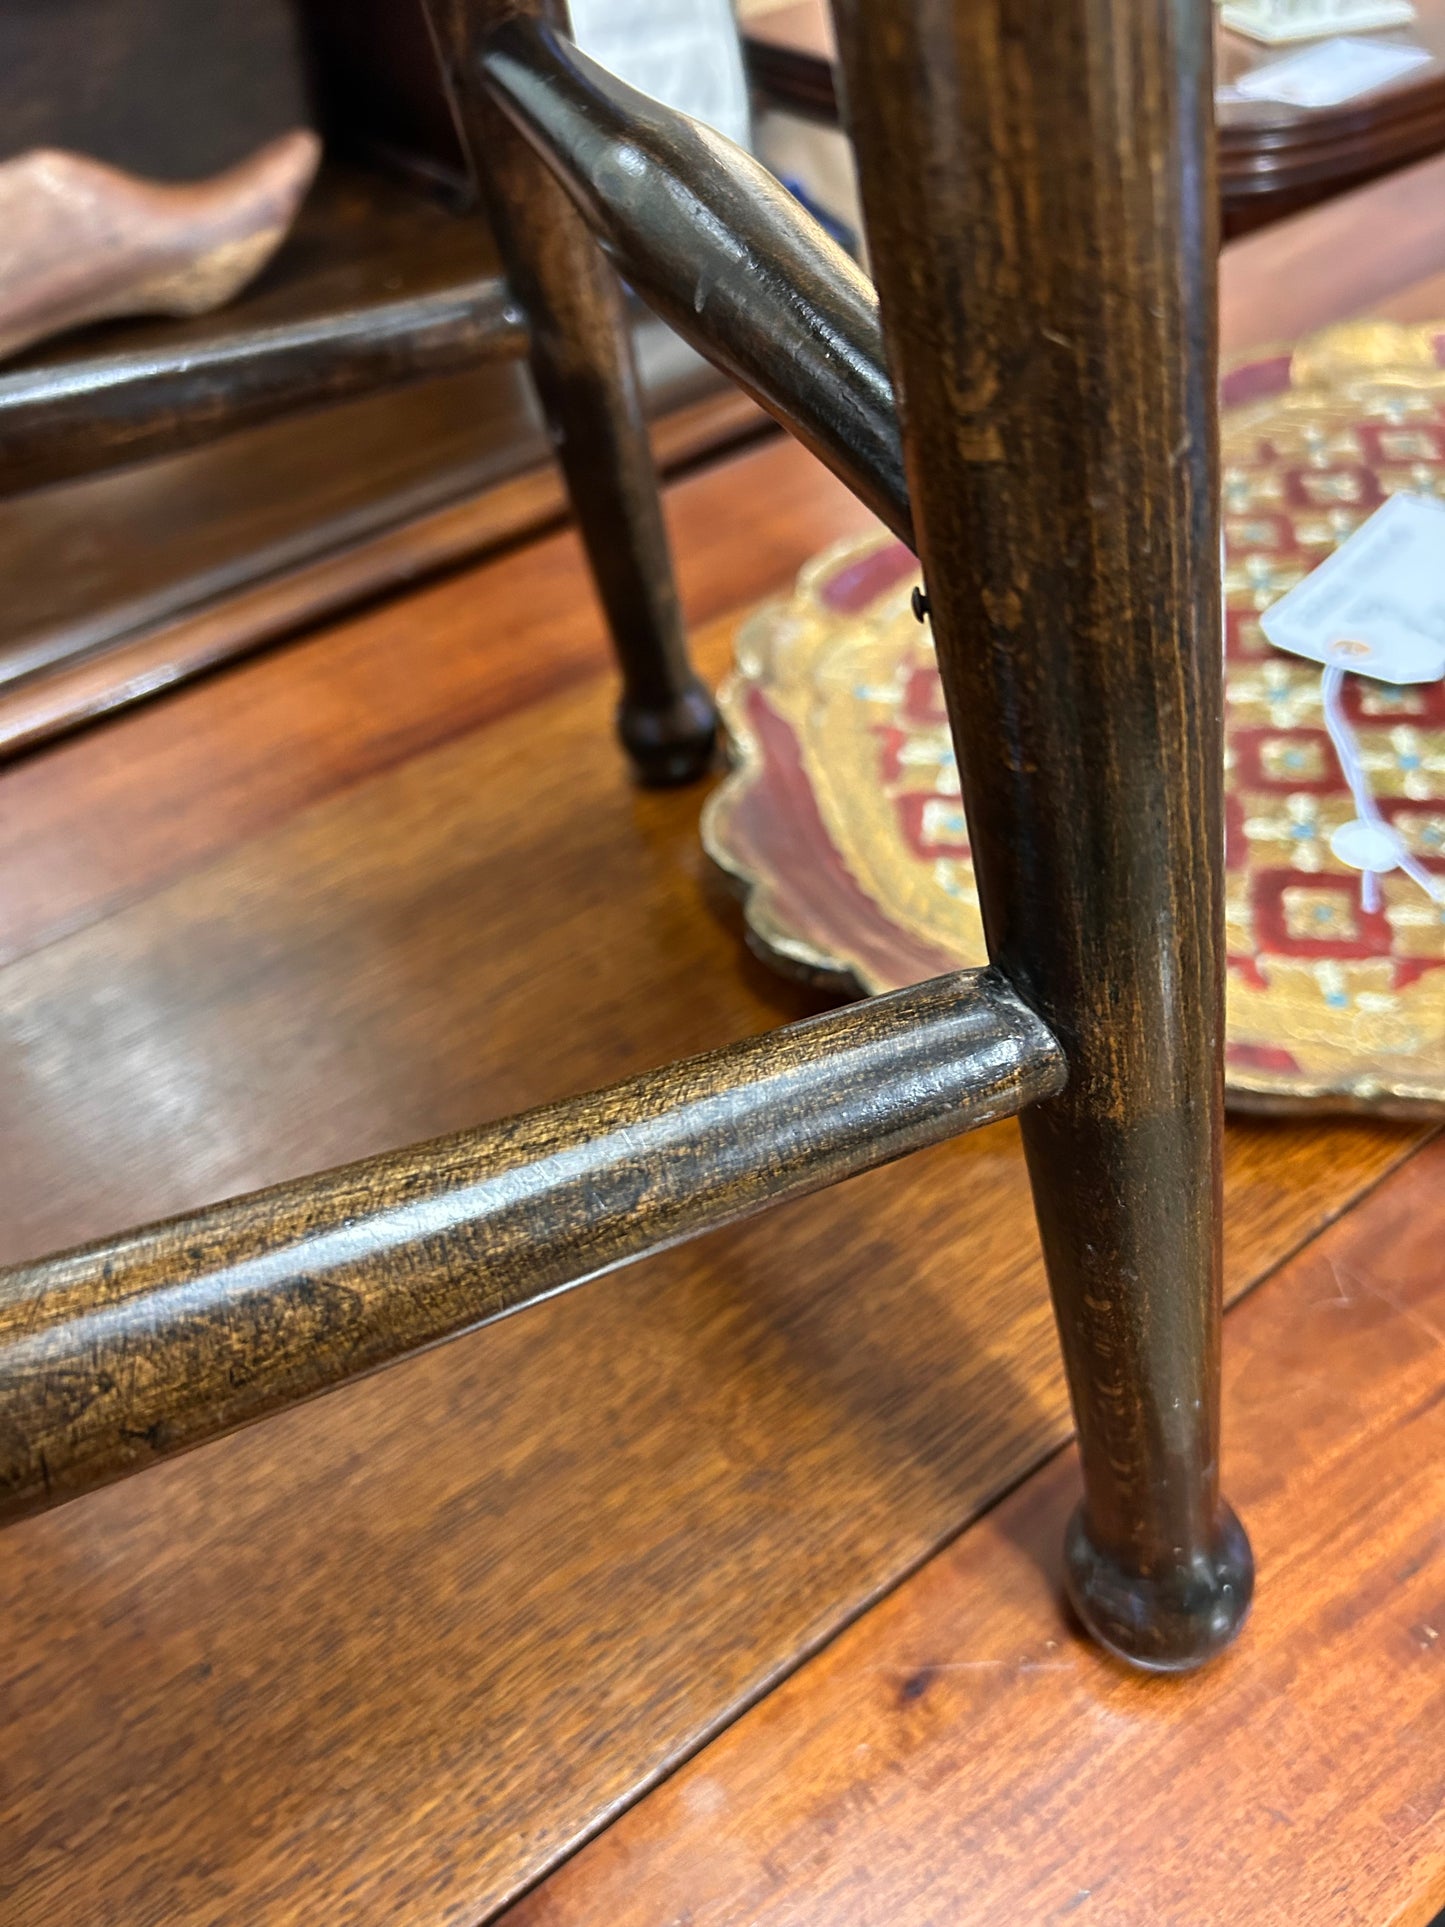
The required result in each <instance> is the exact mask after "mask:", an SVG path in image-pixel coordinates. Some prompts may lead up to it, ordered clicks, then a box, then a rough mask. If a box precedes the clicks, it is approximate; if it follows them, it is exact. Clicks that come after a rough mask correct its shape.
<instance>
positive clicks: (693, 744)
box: [427, 0, 717, 783]
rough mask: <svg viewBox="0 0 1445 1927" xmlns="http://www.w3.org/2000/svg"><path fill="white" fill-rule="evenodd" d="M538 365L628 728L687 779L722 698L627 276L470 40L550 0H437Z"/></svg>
mask: <svg viewBox="0 0 1445 1927" xmlns="http://www.w3.org/2000/svg"><path fill="white" fill-rule="evenodd" d="M427 10H428V13H429V15H430V17H431V23H432V31H433V34H434V36H435V38H436V42H437V46H438V50H439V52H440V54H441V57H442V62H443V65H444V67H445V69H446V73H447V79H448V84H449V86H450V88H451V90H452V95H453V99H454V101H455V103H456V107H457V112H458V118H459V122H460V125H461V127H462V130H463V135H464V138H465V140H466V143H467V146H468V149H469V152H470V154H471V158H472V163H473V166H474V168H475V171H476V173H477V176H478V180H479V182H480V185H481V188H482V193H483V196H484V199H485V201H486V204H487V208H488V211H489V214H490V216H491V220H492V225H493V228H494V230H495V233H496V237H497V243H498V246H499V247H500V248H501V251H502V257H503V260H504V262H505V265H506V270H507V278H508V280H509V282H510V283H511V286H512V287H513V289H514V290H515V292H516V295H517V298H518V300H519V301H520V303H521V305H522V307H523V308H524V309H525V311H526V314H527V320H528V325H529V327H530V330H531V336H532V347H531V362H532V372H533V375H534V377H535V379H536V383H537V389H538V393H539V394H540V396H541V400H542V407H543V409H544V411H545V413H546V416H547V422H548V426H549V428H550V430H551V433H552V439H553V442H554V444H555V446H556V450H557V456H558V459H559V460H560V462H561V464H562V469H563V472H564V474H565V475H566V477H567V486H568V490H569V492H570V494H571V498H572V509H573V513H574V514H575V516H576V518H577V524H578V527H579V529H580V530H581V533H582V540H583V543H584V544H585V546H586V549H587V555H588V559H589V561H590V562H591V565H592V573H593V576H594V578H595V580H596V583H597V592H598V595H599V596H600V598H601V601H602V607H603V610H604V613H605V614H606V617H607V622H608V626H609V627H610V629H611V631H612V640H613V644H614V647H615V649H616V652H617V660H618V664H619V667H620V669H621V672H622V700H621V704H620V707H619V710H618V731H619V734H620V735H621V738H622V741H623V744H624V745H625V747H626V749H627V752H628V754H629V756H630V757H631V758H632V761H633V764H634V765H635V767H636V769H637V772H638V774H639V776H640V777H641V778H642V780H643V781H644V782H648V783H684V782H688V781H690V780H691V779H692V778H694V777H696V776H700V775H701V774H702V772H703V771H704V770H705V769H706V768H707V767H708V765H709V764H710V762H711V760H712V754H713V745H714V741H715V738H716V734H717V713H716V711H715V710H714V708H713V704H712V698H711V697H710V696H709V694H708V692H707V690H706V689H705V688H704V687H703V685H702V683H701V682H700V681H699V680H698V678H697V676H696V675H694V673H693V671H692V667H691V665H690V664H689V662H688V657H687V646H686V641H685V638H684V635H683V628H682V617H681V614H680V612H679V609H678V603H677V591H676V588H675V587H674V584H673V577H672V561H671V557H670V555H669V552H668V544H667V530H666V527H665V525H664V523H663V518H662V504H661V501H660V499H659V496H658V489H657V476H656V472H655V470H654V468H653V462H652V451H651V448H650V447H649V444H648V439H647V427H646V424H645V422H644V420H643V416H642V408H641V405H640V402H639V399H638V392H637V375H636V371H635V369H634V367H633V361H632V348H631V343H630V340H629V337H628V332H627V323H626V316H625V313H624V309H623V304H622V296H621V291H620V289H619V287H618V284H617V280H616V277H615V276H614V274H613V272H612V270H611V268H609V267H608V265H607V263H606V262H605V261H604V260H603V258H602V255H601V253H600V252H599V250H598V248H597V245H596V243H595V242H594V241H593V240H592V237H591V235H590V234H589V233H588V231H587V229H586V227H585V226H584V224H583V222H582V219H581V217H580V216H579V215H578V214H577V212H576V211H575V209H574V208H573V206H572V204H571V202H570V201H569V200H568V198H567V196H566V194H565V193H564V191H563V190H562V189H561V188H560V187H559V186H558V185H557V183H556V182H555V181H554V180H553V179H552V177H551V175H550V174H549V173H548V171H547V169H546V167H545V166H544V165H543V163H542V162H541V161H540V160H538V158H537V157H536V155H535V154H533V153H532V151H531V150H530V148H529V147H528V146H527V143H526V141H525V140H524V139H523V138H522V136H521V135H520V134H518V133H517V132H516V130H515V129H514V128H513V127H512V126H511V125H510V123H509V122H508V120H507V118H506V116H505V115H504V114H502V113H501V112H500V110H499V109H498V108H497V107H496V106H495V105H494V104H493V103H492V102H491V101H490V100H489V99H488V97H487V95H486V93H485V91H484V89H483V88H482V86H481V84H480V81H479V79H478V75H477V69H476V63H475V62H474V60H472V59H471V58H470V53H471V50H473V49H474V48H475V47H476V46H477V44H478V43H479V41H480V39H481V37H482V36H483V35H484V34H485V31H486V29H487V27H488V26H489V24H491V23H492V21H494V20H497V19H500V18H502V17H503V16H505V17H508V18H511V17H515V16H516V15H517V14H519V13H528V14H537V15H544V16H545V17H546V18H548V19H549V20H551V21H552V22H553V23H554V24H560V25H563V26H565V24H566V21H565V9H564V8H563V7H562V6H561V5H560V4H558V5H551V4H548V0H427Z"/></svg>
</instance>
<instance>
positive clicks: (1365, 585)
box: [1259, 495, 1445, 683]
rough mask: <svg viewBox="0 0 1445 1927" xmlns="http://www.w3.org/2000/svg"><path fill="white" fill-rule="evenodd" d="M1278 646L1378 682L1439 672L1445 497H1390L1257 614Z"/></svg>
mask: <svg viewBox="0 0 1445 1927" xmlns="http://www.w3.org/2000/svg"><path fill="white" fill-rule="evenodd" d="M1259 621H1260V627H1261V628H1262V629H1263V630H1264V633H1265V635H1266V636H1268V638H1269V640H1270V641H1271V642H1272V643H1273V644H1274V646H1275V647H1276V648H1277V649H1287V650H1288V651H1289V652H1290V654H1291V655H1295V656H1307V657H1308V658H1309V660H1310V661H1311V662H1319V663H1323V664H1325V666H1326V667H1327V668H1333V669H1349V670H1353V671H1354V672H1355V673H1356V674H1357V675H1361V676H1373V677H1374V678H1376V680H1378V681H1380V682H1391V683H1412V682H1436V681H1438V680H1439V678H1440V677H1441V676H1445V502H1437V501H1435V500H1434V499H1433V498H1432V497H1430V496H1425V495H1392V496H1391V497H1390V499H1389V501H1388V502H1386V503H1385V504H1384V505H1383V507H1381V508H1378V509H1376V510H1375V513H1374V514H1373V515H1372V516H1370V517H1369V519H1368V520H1367V521H1365V522H1362V523H1361V524H1360V526H1359V528H1357V529H1356V530H1355V532H1354V534H1353V535H1352V536H1350V538H1349V540H1348V541H1346V542H1342V543H1341V544H1340V546H1339V548H1337V549H1336V550H1335V552H1334V554H1333V555H1330V556H1327V557H1326V558H1325V560H1324V561H1323V562H1321V563H1320V565H1319V567H1318V568H1316V569H1313V570H1311V572H1310V573H1309V574H1308V575H1307V576H1306V577H1305V579H1304V581H1303V582H1297V583H1296V584H1295V586H1294V588H1292V589H1291V590H1289V592H1288V593H1287V594H1286V595H1283V596H1281V597H1280V599H1279V601H1278V602H1276V603H1274V604H1272V605H1271V607H1269V608H1268V609H1266V610H1265V612H1264V614H1263V615H1262V616H1261V617H1260V619H1259Z"/></svg>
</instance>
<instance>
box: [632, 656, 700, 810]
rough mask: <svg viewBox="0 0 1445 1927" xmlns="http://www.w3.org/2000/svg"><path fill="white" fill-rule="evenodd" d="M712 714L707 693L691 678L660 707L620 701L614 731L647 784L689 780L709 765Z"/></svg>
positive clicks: (662, 786) (654, 786)
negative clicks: (645, 707) (678, 693)
mask: <svg viewBox="0 0 1445 1927" xmlns="http://www.w3.org/2000/svg"><path fill="white" fill-rule="evenodd" d="M717 731H718V719H717V710H716V709H715V708H714V706H713V700H712V697H711V696H710V695H709V694H708V692H707V690H706V689H705V688H704V687H703V685H702V684H701V683H700V682H693V683H691V684H690V685H689V687H688V688H687V689H685V690H684V691H683V693H682V694H681V695H680V696H679V697H677V698H676V700H675V701H673V702H671V703H669V704H668V705H667V706H666V708H664V709H643V708H641V707H639V706H638V705H637V704H635V703H629V702H627V701H626V700H624V701H623V703H622V705H621V707H620V708H619V710H618V712H617V733H618V735H619V736H620V737H621V738H622V746H623V748H624V749H625V750H626V751H627V754H628V756H629V757H630V758H631V760H632V766H633V768H634V769H635V770H636V771H637V775H638V780H639V781H640V782H643V783H646V784H647V785H648V787H649V788H652V789H666V788H669V787H671V786H672V785H674V784H677V783H692V782H695V781H696V780H697V778H698V777H699V776H705V775H706V774H707V772H708V770H709V769H711V768H712V762H713V755H714V752H715V750H716V748H717Z"/></svg>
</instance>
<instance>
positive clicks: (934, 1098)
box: [0, 970, 1064, 1521]
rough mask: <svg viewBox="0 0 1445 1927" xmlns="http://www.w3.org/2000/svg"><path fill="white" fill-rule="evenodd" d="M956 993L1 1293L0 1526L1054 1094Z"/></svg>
mask: <svg viewBox="0 0 1445 1927" xmlns="http://www.w3.org/2000/svg"><path fill="white" fill-rule="evenodd" d="M1063 1084H1064V1059H1063V1053H1062V1052H1061V1051H1060V1049H1059V1047H1058V1045H1057V1043H1056V1042H1055V1041H1054V1039H1053V1038H1052V1037H1051V1036H1050V1035H1049V1033H1048V1031H1047V1030H1046V1029H1045V1027H1044V1025H1043V1024H1042V1023H1041V1022H1040V1020H1039V1019H1038V1018H1037V1017H1036V1016H1035V1015H1034V1014H1033V1012H1032V1011H1031V1010H1029V1008H1028V1007H1027V1005H1025V1004H1024V1003H1022V1002H1021V1001H1020V999H1019V998H1018V996H1017V995H1016V994H1015V993H1014V991H1013V990H1012V989H1010V987H1009V985H1008V984H1007V983H1006V982H1005V981H1004V980H1003V978H1002V977H1000V976H999V975H998V973H997V972H996V971H992V970H983V971H961V972H954V973H952V974H951V975H949V976H946V977H939V978H935V979H933V980H932V981H931V982H929V983H926V984H922V985H919V986H917V987H916V988H914V989H909V990H901V991H894V992H892V993H891V994H890V995H888V996H885V997H874V998H868V999H866V1000H864V1001H863V1002H860V1003H856V1004H853V1005H851V1006H849V1007H848V1008H847V1009H845V1010H841V1011H829V1012H826V1013H821V1014H819V1015H818V1016H816V1017H810V1018H805V1019H803V1021H802V1022H800V1023H797V1024H788V1025H784V1026H783V1027H782V1028H780V1029H778V1030H773V1031H768V1032H765V1033H764V1034H763V1035H762V1036H761V1037H753V1038H745V1039H743V1040H742V1041H741V1042H739V1043H736V1044H729V1045H726V1046H724V1047H723V1048H722V1049H721V1050H716V1051H711V1052H708V1053H707V1054H706V1055H702V1056H698V1057H693V1058H688V1059H685V1060H683V1061H681V1062H678V1063H673V1064H668V1065H665V1066H662V1067H661V1068H659V1069H657V1070H652V1071H647V1072H644V1073H643V1074H642V1075H641V1076H639V1077H634V1078H631V1079H629V1080H626V1081H624V1082H622V1083H619V1084H613V1085H610V1086H608V1087H607V1088H606V1089H604V1090H600V1091H592V1092H589V1093H588V1094H587V1095H585V1096H583V1097H576V1098H566V1099H563V1100H561V1101H560V1102H559V1103H555V1104H550V1105H545V1106H542V1107H541V1108H539V1109H537V1110H533V1111H526V1112H523V1113H521V1114H520V1115H519V1116H516V1117H510V1118H505V1119H502V1120H501V1121H499V1122H497V1123H494V1124H488V1125H483V1126H482V1127H480V1128H479V1129H476V1130H471V1131H462V1132H458V1133H456V1134H454V1135H452V1136H450V1137H443V1138H432V1139H430V1140H428V1141H425V1142H423V1143H421V1144H413V1145H409V1146H407V1148H406V1149H405V1150H403V1151H395V1152H389V1153H386V1154H384V1155H382V1156H380V1157H374V1158H368V1159H363V1160H362V1161H360V1162H358V1163H355V1164H348V1165H343V1166H342V1167H341V1168H340V1169H338V1170H333V1171H326V1172H322V1173H320V1174H319V1175H315V1176H304V1175H303V1176H298V1177H296V1178H293V1179H291V1180H290V1181H288V1182H287V1183H285V1184H281V1185H277V1186H274V1187H272V1188H271V1189H269V1190H265V1191H256V1192H252V1193H251V1194H250V1195H249V1196H246V1197H241V1198H232V1199H229V1200H227V1201H225V1202H223V1203H221V1204H217V1205H212V1206H211V1207H210V1208H209V1209H206V1210H202V1211H193V1212H189V1213H187V1214H186V1215H184V1216H182V1217H178V1218H172V1219H170V1220H169V1221H168V1222H166V1223H165V1224H160V1225H152V1226H148V1227H142V1228H140V1229H136V1230H132V1231H126V1232H123V1233H122V1234H121V1235H120V1236H119V1237H117V1238H111V1239H105V1240H102V1241H101V1242H99V1243H96V1244H91V1245H88V1246H85V1247H84V1248H83V1249H81V1250H78V1251H70V1252H67V1253H63V1254H60V1255H57V1256H54V1257H50V1258H46V1259H43V1260H41V1261H40V1262H39V1263H37V1264H32V1265H20V1266H17V1267H13V1268H11V1269H8V1270H5V1271H0V1521H8V1520H12V1519H16V1518H20V1517H24V1516H25V1515H27V1514H29V1513H33V1512H38V1511H42V1510H43V1509H44V1508H45V1507H47V1506H51V1505H58V1504H60V1503H62V1502H63V1501H65V1500H67V1499H72V1498H77V1497H79V1496H80V1495H81V1494H82V1493H85V1492H88V1491H92V1490H94V1488H95V1487H97V1486H100V1485H105V1484H108V1483H109V1482H110V1481H111V1480H113V1479H118V1478H124V1477H126V1476H128V1475H130V1474H132V1473H136V1472H142V1471H145V1470H147V1469H148V1468H149V1467H150V1466H152V1465H154V1464H155V1463H157V1462H158V1461H159V1460H160V1459H162V1458H166V1457H169V1456H171V1455H172V1454H174V1453H177V1452H184V1451H188V1450H189V1449H191V1448H192V1447H193V1446H196V1445H201V1444H204V1443H206V1441H208V1440H210V1439H213V1438H219V1437H221V1436H223V1435H224V1434H225V1433H228V1432H234V1431H236V1430H238V1429H239V1428H240V1427H241V1426H243V1425H249V1424H251V1423H253V1422H254V1421H255V1420H257V1419H260V1418H265V1417H267V1416H268V1415H270V1414H272V1413H275V1412H278V1411H281V1410H284V1409H285V1408H286V1407H287V1406H288V1405H294V1404H298V1403H299V1402H300V1401H301V1400H303V1399H307V1398H314V1397H315V1396H316V1395H317V1394H318V1393H319V1392H324V1391H329V1390H331V1389H332V1388H333V1387H335V1386H337V1385H342V1384H345V1383H346V1382H347V1381H348V1380H349V1379H352V1378H358V1377H361V1376H362V1375H363V1374H365V1373H367V1372H372V1371H376V1370H378V1369H379V1368H380V1367H382V1366H384V1365H390V1364H393V1363H395V1362H396V1361H398V1360H400V1359H402V1358H406V1357H408V1356H410V1355H412V1354H413V1353H416V1352H419V1351H422V1350H424V1349H425V1348H426V1347H428V1346H430V1345H435V1344H438V1343H440V1342H441V1341H442V1340H443V1339H448V1338H453V1337H455V1336H457V1334H458V1333H461V1332H469V1331H473V1330H476V1329H479V1328H480V1327H481V1326H483V1325H488V1324H491V1323H493V1322H494V1321H495V1320H497V1319H498V1318H502V1317H504V1316H506V1314H507V1313H509V1312H513V1311H520V1310H522V1309H523V1308H525V1307H527V1306H530V1305H535V1304H538V1303H540V1302H541V1300H542V1299H544V1298H550V1297H552V1296H553V1295H554V1294H555V1293H557V1292H559V1291H562V1290H565V1289H566V1288H568V1287H569V1286H573V1285H578V1284H583V1283H585V1282H587V1281H588V1280H590V1279H594V1278H598V1277H600V1276H602V1274H603V1273H605V1272H610V1271H614V1270H616V1269H617V1268H618V1267H619V1266H621V1265H625V1264H629V1263H631V1262H633V1261H634V1260H635V1259H638V1258H643V1257H646V1256H648V1255H649V1254H651V1253H653V1252H657V1251H665V1250H668V1249H670V1248H671V1247H672V1246H674V1245H678V1244H682V1243H683V1242H685V1241H686V1240H688V1239H691V1238H695V1237H699V1236H701V1235H702V1234H703V1233H704V1232H707V1231H715V1230H718V1229H720V1228H721V1227H723V1226H724V1225H729V1224H734V1223H737V1222H739V1221H740V1220H742V1219H744V1218H750V1217H753V1216H755V1215H756V1214H757V1213H758V1212H759V1211H761V1210H763V1209H765V1208H767V1207H768V1206H770V1205H777V1204H782V1203H786V1202H787V1201H788V1200H789V1199H792V1198H801V1197H806V1196H808V1195H809V1193H811V1192H813V1191H821V1190H823V1189H824V1188H825V1187H827V1186H828V1185H831V1184H837V1183H839V1182H840V1181H841V1180H842V1179H844V1178H848V1177H854V1176H856V1175H857V1174H858V1173H859V1172H862V1171H872V1170H875V1169H877V1168H878V1166H880V1165H884V1164H891V1163H892V1162H893V1161H894V1160H895V1159H897V1158H900V1157H905V1156H907V1155H908V1154H909V1153H910V1152H913V1151H918V1150H922V1149H924V1148H925V1147H927V1146H929V1145H932V1144H938V1143H941V1142H943V1141H944V1140H945V1139H947V1138H951V1137H957V1136H959V1135H960V1134H961V1133H962V1132H964V1131H971V1130H978V1129H979V1128H981V1127H982V1126H983V1125H986V1124H993V1123H997V1122H998V1120H999V1119H1000V1118H1004V1117H1012V1116H1014V1115H1015V1114H1016V1113H1017V1112H1018V1111H1020V1110H1022V1109H1023V1107H1024V1106H1025V1105H1027V1104H1032V1103H1036V1102H1038V1101H1039V1100H1040V1099H1042V1098H1048V1097H1053V1096H1056V1095H1057V1093H1058V1092H1059V1091H1060V1090H1062V1088H1063Z"/></svg>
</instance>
